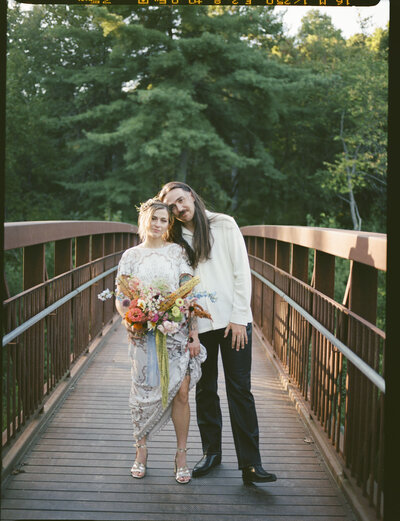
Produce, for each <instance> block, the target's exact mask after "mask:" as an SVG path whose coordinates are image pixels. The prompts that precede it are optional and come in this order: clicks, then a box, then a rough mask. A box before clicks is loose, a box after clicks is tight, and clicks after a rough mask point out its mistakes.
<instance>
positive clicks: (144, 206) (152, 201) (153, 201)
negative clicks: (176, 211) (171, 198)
mask: <svg viewBox="0 0 400 521" xmlns="http://www.w3.org/2000/svg"><path fill="white" fill-rule="evenodd" d="M156 204H161V205H162V206H165V209H166V210H168V212H169V208H168V205H166V204H165V203H164V202H163V201H161V199H158V198H157V197H153V198H152V199H148V200H147V201H145V202H144V203H140V205H139V206H136V210H137V211H138V212H139V213H142V212H145V211H146V210H148V209H149V208H151V207H152V206H154V205H156Z"/></svg>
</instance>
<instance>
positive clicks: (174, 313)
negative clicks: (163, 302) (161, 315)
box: [171, 306, 181, 317]
mask: <svg viewBox="0 0 400 521" xmlns="http://www.w3.org/2000/svg"><path fill="white" fill-rule="evenodd" d="M171 313H172V316H173V317H179V315H180V314H181V310H180V309H179V308H178V307H176V306H174V307H173V308H172V309H171Z"/></svg>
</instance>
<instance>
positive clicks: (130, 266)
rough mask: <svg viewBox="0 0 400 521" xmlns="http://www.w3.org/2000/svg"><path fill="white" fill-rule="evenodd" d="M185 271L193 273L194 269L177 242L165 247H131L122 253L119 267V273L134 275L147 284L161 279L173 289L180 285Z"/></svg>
mask: <svg viewBox="0 0 400 521" xmlns="http://www.w3.org/2000/svg"><path fill="white" fill-rule="evenodd" d="M183 273H188V274H190V275H192V274H193V270H192V268H191V267H190V266H189V264H188V263H187V261H186V257H185V255H184V250H183V249H182V247H181V246H179V244H175V243H168V244H167V245H166V246H164V247H163V248H143V247H141V246H135V247H133V248H129V250H126V251H125V252H124V254H123V255H122V257H121V261H120V264H119V268H118V275H133V276H135V277H137V278H138V279H139V280H141V281H142V282H143V283H144V284H145V285H151V283H152V282H153V281H154V280H160V279H161V280H163V281H164V282H166V283H167V284H168V286H169V287H170V290H171V291H175V290H176V289H177V288H178V287H179V277H180V276H181V275H182V274H183Z"/></svg>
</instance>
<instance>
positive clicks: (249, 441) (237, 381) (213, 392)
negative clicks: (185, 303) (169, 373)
mask: <svg viewBox="0 0 400 521" xmlns="http://www.w3.org/2000/svg"><path fill="white" fill-rule="evenodd" d="M224 331H225V329H217V330H214V331H208V332H206V333H201V334H200V335H199V338H200V342H201V343H202V344H203V345H204V346H205V347H206V349H207V359H206V361H205V362H204V363H203V364H202V366H201V367H202V376H201V378H200V381H199V382H198V384H197V387H196V411H197V423H198V426H199V429H200V435H201V441H202V445H203V452H204V453H208V454H212V453H221V433H222V415H221V408H220V401H219V396H218V387H217V381H218V352H219V349H221V358H222V363H223V368H224V374H225V386H226V394H227V398H228V406H229V415H230V419H231V427H232V433H233V439H234V442H235V449H236V454H237V459H238V464H239V468H240V469H241V468H244V467H247V466H249V465H257V464H261V458H260V452H259V436H258V421H257V413H256V408H255V403H254V398H253V395H252V393H251V390H250V387H251V383H250V371H251V346H252V344H251V342H252V324H251V323H250V324H248V325H247V338H248V343H247V344H246V346H245V348H244V349H240V350H239V351H236V348H235V349H232V336H231V332H230V333H229V335H228V336H227V338H224Z"/></svg>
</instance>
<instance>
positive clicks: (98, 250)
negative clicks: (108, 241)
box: [92, 235, 104, 260]
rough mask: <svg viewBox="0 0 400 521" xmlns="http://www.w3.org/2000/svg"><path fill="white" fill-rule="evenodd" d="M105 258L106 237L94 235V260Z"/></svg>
mask: <svg viewBox="0 0 400 521" xmlns="http://www.w3.org/2000/svg"><path fill="white" fill-rule="evenodd" d="M103 256H104V235H92V260H95V259H100V258H101V257H103Z"/></svg>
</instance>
